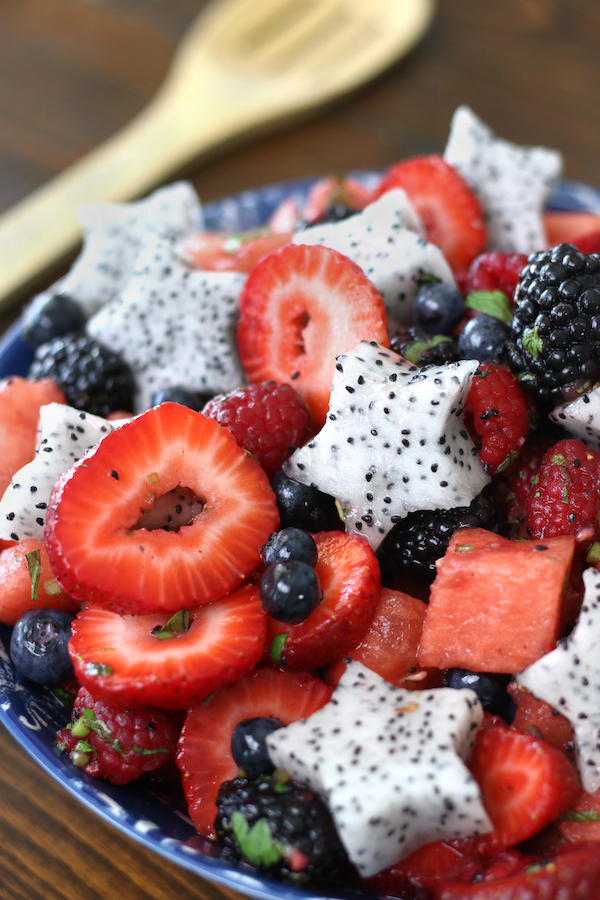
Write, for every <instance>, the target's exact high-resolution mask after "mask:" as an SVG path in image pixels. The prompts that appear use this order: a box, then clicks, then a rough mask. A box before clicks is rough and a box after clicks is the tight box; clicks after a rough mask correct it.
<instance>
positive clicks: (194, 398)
mask: <svg viewBox="0 0 600 900" xmlns="http://www.w3.org/2000/svg"><path fill="white" fill-rule="evenodd" d="M211 399H212V394H211V395H210V396H209V395H207V394H197V393H196V391H188V389H187V388H184V387H166V388H162V389H161V390H160V391H156V393H154V394H153V395H152V399H151V401H150V406H160V404H161V403H180V404H181V406H189V408H190V409H194V410H195V411H196V412H200V410H201V409H202V408H203V407H204V406H206V404H207V403H208V401H209V400H211Z"/></svg>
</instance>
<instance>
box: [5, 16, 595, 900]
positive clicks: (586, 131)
mask: <svg viewBox="0 0 600 900" xmlns="http://www.w3.org/2000/svg"><path fill="white" fill-rule="evenodd" d="M202 5H203V2H202V0H0V211H1V210H3V209H5V208H7V207H9V206H10V205H11V204H12V203H14V202H16V201H17V200H19V199H20V198H21V197H24V196H25V195H26V194H27V193H28V192H29V191H31V190H33V189H34V188H36V187H38V186H39V185H41V184H42V183H43V182H44V181H45V180H46V179H48V178H49V177H50V176H52V175H53V174H55V173H57V172H59V171H60V170H61V169H62V168H64V167H65V166H67V165H69V163H71V162H73V161H74V160H76V159H77V158H78V157H79V156H80V155H81V154H83V153H85V152H86V151H87V150H89V149H90V148H92V147H93V146H94V145H95V144H96V143H98V142H99V141H101V140H103V139H104V138H106V137H108V136H109V135H110V134H111V133H113V132H114V131H116V130H117V129H118V128H119V127H120V126H121V125H123V124H124V123H126V122H127V121H128V120H129V119H130V118H131V117H132V116H133V115H134V114H135V113H136V112H137V111H138V110H139V109H141V108H142V106H143V105H144V104H145V102H146V101H147V100H148V98H149V97H150V96H151V95H152V93H153V91H154V90H155V88H156V87H157V86H158V84H159V83H160V81H161V78H162V76H163V74H164V72H165V71H166V68H167V65H168V62H169V58H170V55H171V52H172V50H173V46H174V45H175V43H176V41H177V39H178V38H179V36H180V35H181V34H182V33H183V31H184V30H185V28H186V26H187V25H188V23H189V22H190V21H191V20H192V18H193V16H194V15H195V13H196V12H197V11H198V10H199V9H200V8H201V6H202ZM599 40H600V4H598V2H597V0H577V2H573V0H439V11H438V15H437V18H436V21H435V23H434V25H433V28H432V29H431V31H430V33H429V34H428V35H427V37H426V38H425V40H424V41H423V42H422V43H421V45H420V46H419V47H418V48H417V49H416V50H415V51H414V52H413V53H412V54H411V55H410V57H409V58H407V59H406V60H404V61H403V62H402V63H401V64H399V65H398V66H397V67H396V68H394V69H393V70H392V71H390V72H388V73H387V74H386V75H385V76H383V77H381V78H380V79H379V80H378V81H377V82H376V83H375V84H373V85H371V86H369V87H368V88H365V89H364V90H363V91H361V92H360V93H359V94H358V95H356V96H354V97H353V98H351V99H348V100H346V101H344V102H343V103H342V104H340V105H339V106H338V107H337V109H336V110H335V111H334V112H329V113H327V114H326V115H322V116H321V117H320V118H317V119H314V120H313V121H311V122H310V123H309V124H306V125H303V126H301V127H297V128H295V129H294V130H293V131H288V132H286V133H283V134H280V135H278V136H275V137H272V138H270V139H268V140H263V141H261V142H260V143H255V144H253V145H252V146H250V147H247V148H246V149H244V150H240V151H237V152H233V153H230V154H228V155H227V156H225V157H222V158H220V159H218V160H217V161H215V162H212V163H211V164H209V165H204V166H202V167H199V168H197V169H196V170H194V171H192V172H191V173H190V176H191V178H192V180H193V182H194V184H195V186H196V188H197V189H198V191H199V193H200V196H201V197H202V198H203V199H204V200H211V199H213V198H215V197H218V196H221V195H223V194H228V193H232V192H235V191H238V190H241V189H244V188H249V187H253V186H257V185H260V184H263V183H265V182H269V181H276V180H280V179H286V178H294V177H298V176H302V175H311V174H315V173H320V172H335V171H343V170H345V169H349V168H375V167H380V166H385V165H387V164H389V163H391V162H393V161H394V160H396V159H399V158H401V157H404V156H408V155H414V154H419V153H428V152H436V151H441V150H442V149H443V147H444V144H445V140H446V136H447V132H448V123H449V121H450V118H451V115H452V112H453V110H454V109H455V107H456V106H457V105H458V104H459V103H468V104H469V105H470V106H471V107H472V108H473V109H474V110H475V112H477V113H478V114H479V115H480V116H481V117H482V118H483V119H484V120H485V121H487V122H488V123H489V124H490V125H491V126H492V127H493V128H494V129H495V130H496V131H497V132H498V133H499V134H500V135H502V136H503V137H506V138H508V139H511V140H514V141H516V142H518V143H523V144H545V145H547V146H549V147H556V148H558V149H560V150H562V152H563V154H564V158H565V174H566V176H567V177H569V178H575V179H580V180H582V181H588V182H591V183H596V184H600V102H599V101H598V98H599V97H600V54H599V53H598V42H599ZM1 264H2V261H1V260H0V265H1ZM7 321H8V319H7V318H5V319H4V320H2V321H1V322H0V327H3V326H4V325H6V323H7ZM0 758H1V760H2V763H1V764H0V898H2V900H9V898H10V900H42V898H44V900H58V898H65V900H122V898H123V900H125V898H127V900H130V898H133V900H146V898H153V900H171V898H173V897H177V898H178V900H192V898H194V900H199V898H203V900H209V898H210V900H213V898H214V900H223V898H224V897H227V896H229V897H234V896H236V895H235V894H234V893H233V892H229V891H226V890H223V889H222V888H218V887H215V886H213V885H211V884H209V883H207V882H204V881H202V880H201V879H199V878H197V877H195V876H193V875H191V874H189V873H187V872H185V871H183V870H182V869H179V868H177V867H175V866H172V865H169V864H167V863H165V862H163V861H162V860H160V859H159V858H158V857H154V856H152V855H151V854H149V853H147V852H146V851H145V850H143V849H141V848H140V847H138V846H137V845H136V844H134V843H133V842H131V841H130V840H128V839H125V838H123V837H122V836H121V835H120V834H119V833H117V832H116V831H114V830H113V829H112V828H110V827H109V826H107V825H105V824H104V823H103V822H102V821H100V820H99V819H96V818H95V817H94V816H92V815H91V814H90V813H88V812H87V811H86V810H85V809H84V808H83V807H82V806H80V805H79V804H78V803H77V802H76V801H75V800H73V799H71V797H70V796H68V795H67V794H66V793H65V792H64V791H63V790H62V789H61V788H60V787H58V786H56V785H55V784H54V783H53V782H52V781H51V780H50V778H48V777H47V776H46V775H45V774H44V773H43V772H41V771H40V770H39V769H38V768H37V766H36V765H35V764H34V763H33V762H32V761H30V759H29V758H28V757H27V756H26V755H24V753H23V752H22V751H21V750H20V749H19V748H18V747H17V745H16V743H15V742H14V741H13V739H12V738H11V737H10V736H9V735H8V734H7V733H6V732H5V731H4V730H3V729H0Z"/></svg>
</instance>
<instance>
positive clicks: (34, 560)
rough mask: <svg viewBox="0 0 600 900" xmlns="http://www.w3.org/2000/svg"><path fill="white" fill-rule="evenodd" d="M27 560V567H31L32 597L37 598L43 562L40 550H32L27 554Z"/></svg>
mask: <svg viewBox="0 0 600 900" xmlns="http://www.w3.org/2000/svg"><path fill="white" fill-rule="evenodd" d="M25 559H26V560H27V568H28V569H29V578H30V579H31V599H32V600H37V598H38V590H39V586H40V573H41V571H42V564H41V562H40V551H39V550H31V551H30V552H29V553H26V554H25Z"/></svg>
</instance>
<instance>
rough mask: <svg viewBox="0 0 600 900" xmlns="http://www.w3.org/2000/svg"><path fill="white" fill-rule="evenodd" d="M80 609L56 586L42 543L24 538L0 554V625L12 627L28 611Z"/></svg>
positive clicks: (77, 604)
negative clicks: (2, 623) (0, 623)
mask: <svg viewBox="0 0 600 900" xmlns="http://www.w3.org/2000/svg"><path fill="white" fill-rule="evenodd" d="M80 606H81V604H80V603H78V602H77V601H76V600H74V599H73V597H71V596H70V595H69V594H66V593H65V592H64V591H62V590H61V588H60V585H59V584H58V583H57V581H56V579H55V577H54V572H53V571H52V569H51V568H50V560H49V559H48V553H47V552H46V548H45V546H44V542H43V541H39V540H36V539H35V538H28V539H27V540H25V541H20V542H19V543H15V544H14V546H12V547H7V548H6V549H5V550H1V551H0V622H4V624H5V625H14V624H15V622H16V621H17V619H20V618H21V616H22V615H23V613H26V612H27V610H28V609H36V608H38V609H43V608H51V609H66V610H67V611H68V612H76V611H77V610H78V609H79V608H80Z"/></svg>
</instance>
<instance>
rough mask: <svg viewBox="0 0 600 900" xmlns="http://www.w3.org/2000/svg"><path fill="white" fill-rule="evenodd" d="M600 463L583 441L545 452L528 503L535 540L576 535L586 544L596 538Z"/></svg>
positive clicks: (561, 445) (564, 441)
mask: <svg viewBox="0 0 600 900" xmlns="http://www.w3.org/2000/svg"><path fill="white" fill-rule="evenodd" d="M599 463H600V454H598V453H597V452H596V451H595V450H590V449H589V448H588V447H586V446H585V445H584V444H582V443H581V441H575V440H563V441H559V442H558V443H557V444H554V445H553V446H552V447H550V448H549V449H548V450H547V451H546V453H545V454H544V457H543V459H542V464H541V466H540V469H539V471H538V473H537V474H536V475H535V476H534V478H533V491H532V492H531V494H530V495H529V499H528V501H527V526H528V528H529V530H530V533H531V536H532V538H534V539H535V540H539V539H540V538H546V537H552V536H554V535H559V534H573V535H575V536H576V539H578V540H579V541H581V542H583V543H591V541H593V540H595V539H596V538H597V536H598V533H599V531H600V528H599V525H598V514H599V513H600V490H599V479H598V476H599V469H598V465H599Z"/></svg>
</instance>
